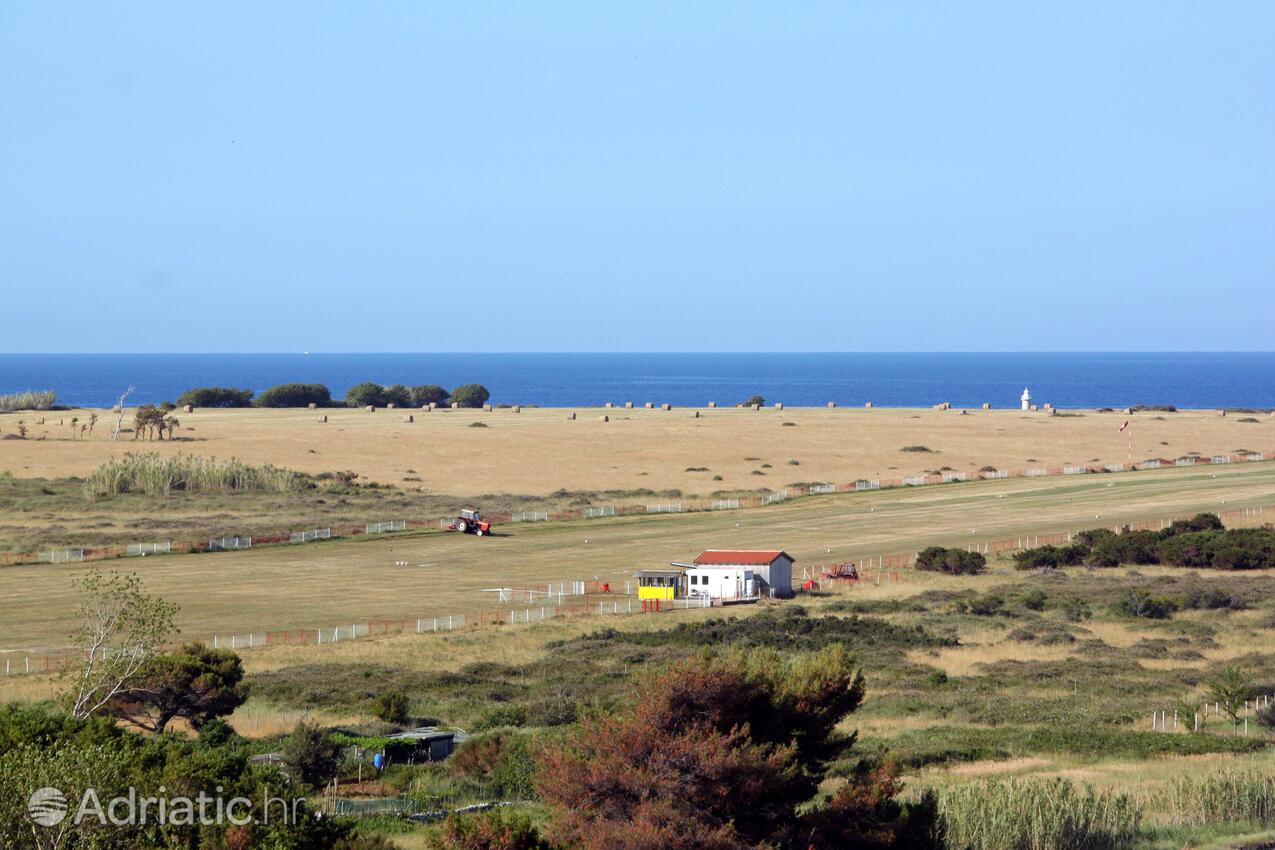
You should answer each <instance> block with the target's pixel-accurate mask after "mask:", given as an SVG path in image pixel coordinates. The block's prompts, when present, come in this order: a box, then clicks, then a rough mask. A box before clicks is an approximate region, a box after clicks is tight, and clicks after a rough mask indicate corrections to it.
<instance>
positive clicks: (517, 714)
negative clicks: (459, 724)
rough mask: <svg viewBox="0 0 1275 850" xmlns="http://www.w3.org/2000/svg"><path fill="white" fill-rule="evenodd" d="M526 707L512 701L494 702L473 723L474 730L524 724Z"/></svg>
mask: <svg viewBox="0 0 1275 850" xmlns="http://www.w3.org/2000/svg"><path fill="white" fill-rule="evenodd" d="M526 724H527V709H526V708H524V707H523V706H521V705H514V704H512V703H503V702H502V703H496V704H495V705H493V706H492V707H491V708H489V709H487V711H486V712H485V713H484V714H483V716H482V717H481V718H479V720H478V722H477V723H475V724H474V730H475V731H478V732H481V731H484V730H487V729H503V728H505V727H507V726H525V725H526Z"/></svg>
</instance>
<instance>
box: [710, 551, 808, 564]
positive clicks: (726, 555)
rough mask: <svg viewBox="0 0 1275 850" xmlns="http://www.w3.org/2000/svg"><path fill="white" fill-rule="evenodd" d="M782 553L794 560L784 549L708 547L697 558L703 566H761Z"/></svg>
mask: <svg viewBox="0 0 1275 850" xmlns="http://www.w3.org/2000/svg"><path fill="white" fill-rule="evenodd" d="M780 555H782V556H784V557H785V558H787V559H788V560H790V561H791V560H794V559H793V557H792V555H789V554H788V553H787V552H785V551H783V550H782V549H708V550H706V551H704V552H703V553H701V554H700V556H699V557H698V558H696V559H695V563H696V564H697V565H698V566H702V567H712V566H725V565H731V566H733V565H735V564H740V565H742V566H750V567H760V566H765V565H766V564H769V563H771V562H772V561H774V560H775V559H776V558H778V557H779V556H780Z"/></svg>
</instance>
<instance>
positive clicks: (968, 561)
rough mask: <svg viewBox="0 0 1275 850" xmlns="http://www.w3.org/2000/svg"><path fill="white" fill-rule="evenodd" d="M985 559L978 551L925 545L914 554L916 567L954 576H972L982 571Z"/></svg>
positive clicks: (985, 563)
mask: <svg viewBox="0 0 1275 850" xmlns="http://www.w3.org/2000/svg"><path fill="white" fill-rule="evenodd" d="M986 567H987V559H986V558H985V557H983V556H982V555H981V554H979V553H978V552H966V551H965V550H964V549H953V548H944V547H942V546H927V547H926V548H924V549H922V550H921V551H920V552H919V553H918V554H917V556H916V568H917V569H918V570H926V571H929V572H938V573H947V574H948V575H954V576H973V575H978V574H979V573H981V572H983V570H984V569H985V568H986Z"/></svg>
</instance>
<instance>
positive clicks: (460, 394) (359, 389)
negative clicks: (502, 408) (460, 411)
mask: <svg viewBox="0 0 1275 850" xmlns="http://www.w3.org/2000/svg"><path fill="white" fill-rule="evenodd" d="M489 398H491V393H490V392H488V391H487V388H486V387H484V386H483V385H482V384H464V385H462V386H459V387H457V388H456V389H454V390H452V391H451V392H448V391H447V390H446V389H444V388H443V387H440V386H439V385H438V384H421V385H419V386H415V387H408V386H404V385H403V384H392V385H390V386H388V387H386V386H382V385H381V384H378V383H375V382H374V381H364V382H363V383H361V384H355V385H354V386H352V387H350V389H349V390H348V391H347V392H346V394H345V403H346V404H348V405H349V406H350V407H367V406H368V405H372V406H373V407H385V406H387V405H391V404H392V405H394V406H395V407H425V406H426V405H428V404H447V403H448V401H454V402H456V403H457V404H459V405H460V406H461V407H482V406H483V405H484V404H486V403H487V400H488V399H489Z"/></svg>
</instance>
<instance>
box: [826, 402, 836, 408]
mask: <svg viewBox="0 0 1275 850" xmlns="http://www.w3.org/2000/svg"><path fill="white" fill-rule="evenodd" d="M836 406H837V403H836V402H835V401H830V402H828V407H829V408H833V407H836Z"/></svg>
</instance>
